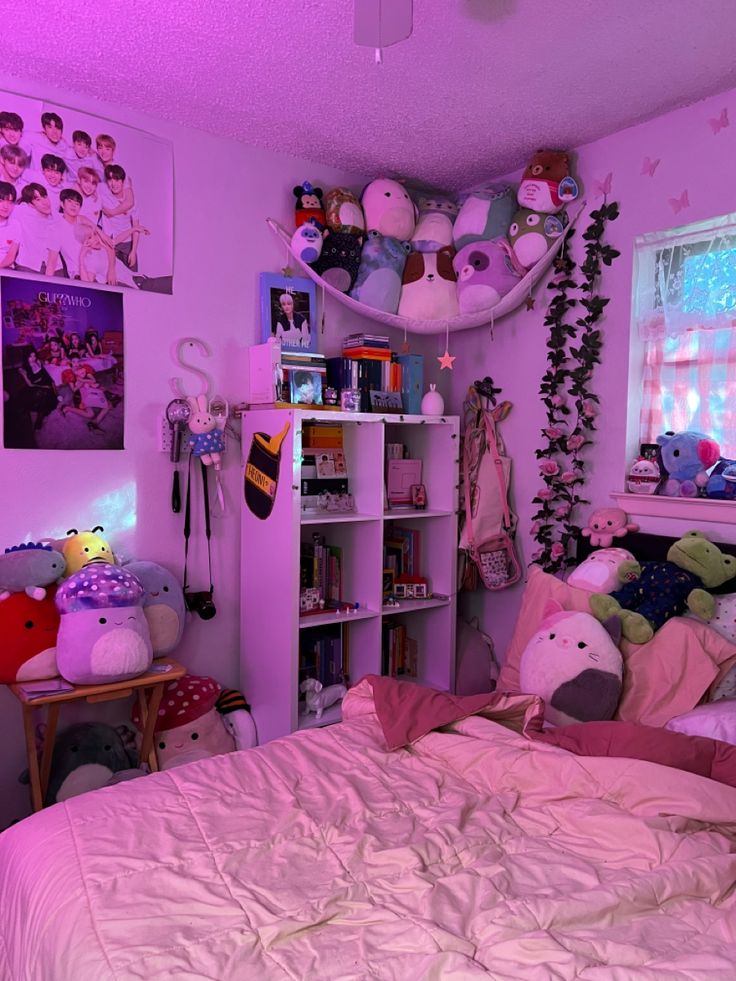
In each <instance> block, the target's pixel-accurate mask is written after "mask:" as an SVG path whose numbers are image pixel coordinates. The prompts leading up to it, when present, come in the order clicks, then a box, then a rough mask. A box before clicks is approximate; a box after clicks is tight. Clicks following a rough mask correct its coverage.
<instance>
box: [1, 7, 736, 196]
mask: <svg viewBox="0 0 736 981" xmlns="http://www.w3.org/2000/svg"><path fill="white" fill-rule="evenodd" d="M384 2H386V0H384ZM0 15H1V16H2V23H3V40H2V71H3V72H4V73H6V74H9V75H12V76H17V77H18V78H19V79H31V80H34V81H40V82H44V83H48V85H49V93H48V94H49V98H50V99H53V86H54V85H58V86H61V87H63V88H64V89H71V90H73V91H78V92H80V93H84V94H85V95H89V96H92V97H96V98H99V99H102V100H104V101H106V102H110V103H114V104H120V105H123V106H126V107H128V108H131V109H135V110H140V111H141V112H145V113H148V114H150V115H152V116H158V117H163V118H165V119H168V120H171V121H174V122H176V123H180V124H182V125H184V126H189V127H194V128H196V129H202V130H207V131H209V132H212V133H216V134H219V135H222V136H225V137H230V138H233V139H236V140H240V141H242V142H243V143H248V144H254V145H258V146H262V147H266V148H269V149H272V150H279V151H283V152H287V153H293V154H294V155H298V156H302V157H307V158H309V159H313V160H315V161H319V162H324V163H329V164H331V165H335V166H337V167H341V168H345V169H348V170H352V171H355V172H357V173H362V174H366V173H368V174H379V173H384V174H404V175H411V176H413V177H416V178H419V179H421V180H423V181H425V182H427V183H431V184H435V185H437V186H440V187H446V188H458V187H462V186H466V187H467V186H470V185H472V184H474V183H476V182H478V181H479V180H482V179H484V178H487V177H488V176H489V175H493V174H501V173H505V172H508V171H510V170H513V169H515V168H516V167H517V166H519V165H520V164H522V163H523V162H524V161H525V160H526V158H527V156H528V155H529V153H530V151H532V150H533V149H535V148H536V147H537V146H552V147H574V146H577V145H580V144H582V143H586V142H588V141H590V140H593V139H596V138H597V137H600V136H603V135H605V134H607V133H611V132H614V131H616V130H619V129H622V128H624V127H627V126H630V125H632V124H634V123H637V122H639V121H641V120H643V119H646V118H648V117H650V116H654V115H657V114H659V113H661V112H664V111H666V110H668V109H671V108H674V107H676V106H679V105H683V104H685V103H689V102H694V101H696V100H698V99H700V98H703V97H705V96H707V95H710V94H713V93H715V92H718V91H722V90H724V89H727V88H730V87H733V86H736V59H734V57H733V51H734V41H735V36H734V35H735V29H736V4H735V3H734V2H733V0H708V2H707V3H705V4H704V3H703V0H557V2H556V3H547V2H545V0H415V2H414V32H413V34H412V36H411V37H410V38H409V39H408V40H407V41H403V42H401V43H399V44H397V45H395V46H392V47H389V48H387V49H385V51H384V59H383V64H380V65H379V64H376V63H375V59H374V52H373V50H372V49H368V48H363V47H357V46H355V45H354V44H353V41H352V32H353V23H352V17H353V4H352V2H351V0H281V2H279V0H218V2H216V3H212V2H209V3H206V2H204V0H167V2H165V3H162V2H161V0H128V2H126V3H122V4H112V3H90V2H89V0H85V2H84V3H82V2H77V0H65V2H64V3H62V4H59V0H53V2H52V0H14V2H13V3H9V2H7V0H0ZM19 91H22V86H19Z"/></svg>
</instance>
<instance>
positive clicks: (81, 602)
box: [56, 565, 153, 685]
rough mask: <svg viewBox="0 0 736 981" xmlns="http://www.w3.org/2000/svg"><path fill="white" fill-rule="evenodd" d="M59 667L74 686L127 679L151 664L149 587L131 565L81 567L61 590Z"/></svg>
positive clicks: (58, 645) (57, 657) (58, 598)
mask: <svg viewBox="0 0 736 981" xmlns="http://www.w3.org/2000/svg"><path fill="white" fill-rule="evenodd" d="M56 606H57V609H58V610H59V613H60V614H61V620H60V623H59V636H58V639H57V642H56V660H57V664H58V666H59V672H60V673H61V675H62V677H64V678H66V680H67V681H70V682H71V683H72V684H74V685H95V684H99V683H105V682H109V681H124V680H126V679H127V678H135V677H137V676H138V675H139V674H143V673H144V671H147V670H148V669H149V668H150V666H151V661H152V659H153V651H152V648H151V635H150V631H149V629H148V621H147V620H146V617H145V614H144V612H143V586H142V585H141V584H140V582H139V581H138V579H136V577H135V576H134V575H133V574H132V573H131V572H128V571H127V569H121V568H119V567H117V566H112V565H95V566H92V567H89V566H88V567H87V568H84V569H80V570H79V572H75V573H74V575H73V576H70V577H69V579H67V580H65V582H64V583H63V585H61V586H60V587H59V589H58V590H57V592H56Z"/></svg>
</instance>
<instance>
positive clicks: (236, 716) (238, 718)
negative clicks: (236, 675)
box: [215, 688, 258, 750]
mask: <svg viewBox="0 0 736 981" xmlns="http://www.w3.org/2000/svg"><path fill="white" fill-rule="evenodd" d="M215 704H216V707H217V711H218V712H219V713H220V716H221V718H222V724H223V725H224V726H225V728H226V729H227V731H228V732H229V733H230V735H231V736H232V737H233V739H234V740H235V748H236V749H239V750H240V749H252V748H253V747H254V746H257V745H258V736H257V735H256V724H255V722H254V721H253V716H252V715H251V714H250V705H249V704H248V703H247V702H246V700H245V695H242V694H241V693H240V692H239V691H236V690H235V689H234V688H223V690H222V691H221V692H220V694H219V696H218V699H217V702H216V703H215Z"/></svg>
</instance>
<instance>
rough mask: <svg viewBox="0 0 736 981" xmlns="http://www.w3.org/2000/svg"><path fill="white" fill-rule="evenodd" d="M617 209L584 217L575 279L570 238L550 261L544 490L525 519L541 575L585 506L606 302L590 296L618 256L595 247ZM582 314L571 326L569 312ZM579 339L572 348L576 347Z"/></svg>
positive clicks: (563, 559)
mask: <svg viewBox="0 0 736 981" xmlns="http://www.w3.org/2000/svg"><path fill="white" fill-rule="evenodd" d="M618 214H619V210H618V204H617V203H616V202H613V203H611V204H607V203H606V201H605V199H604V201H603V204H602V205H601V207H600V208H599V209H598V210H596V211H591V213H590V217H591V222H590V224H589V225H588V227H587V229H586V230H585V232H584V233H583V239H584V241H585V243H586V245H585V261H584V262H583V263H582V265H580V267H579V272H580V274H581V275H582V279H581V281H580V282H577V281H576V278H573V277H576V269H577V268H578V267H577V265H576V263H575V261H574V260H573V259H572V258H571V256H570V250H569V242H570V239H571V238H572V234H574V233H571V234H570V235H569V236H568V238H567V240H566V241H565V244H564V246H563V248H562V252H561V253H560V255H559V257H558V258H557V259H556V261H555V270H556V275H555V276H554V278H553V279H552V281H551V282H550V283H548V285H547V289H548V290H551V291H552V297H551V299H550V302H549V307H548V309H547V315H546V317H545V319H544V323H545V326H546V327H549V329H550V330H549V339H548V341H547V348H548V354H547V370H546V371H545V373H544V375H543V376H542V382H541V384H540V386H539V394H540V395H541V396H542V401H543V402H544V405H545V407H546V409H547V424H546V426H545V427H544V428H543V430H542V436H543V438H544V445H543V446H542V448H541V449H538V450H537V451H536V456H537V459H538V460H539V461H540V462H539V472H540V475H541V477H542V479H543V480H544V486H543V487H542V488H540V490H539V491H538V492H537V496H536V497H535V498H534V499H533V502H532V503H534V504H537V505H538V509H537V511H536V513H535V514H534V515H533V521H534V524H533V525H532V535H533V536H534V539H535V541H536V542H537V544H538V546H539V548H538V550H537V551H536V552H535V553H534V554H533V555H532V560H533V561H534V562H537V563H538V564H539V565H541V566H542V568H543V569H544V570H545V571H546V572H550V573H553V574H554V573H556V572H559V571H560V570H562V569H564V568H565V567H566V566H568V565H569V564H570V562H571V561H572V560H571V559H570V557H569V553H570V546H571V545H572V543H573V542H574V540H575V538H576V537H577V534H578V532H579V530H580V529H579V526H578V525H576V524H575V522H574V520H573V516H574V511H575V508H576V507H577V506H578V505H580V504H588V503H589V501H587V500H585V498H583V497H581V496H580V494H581V491H582V486H583V484H584V483H585V461H584V459H583V458H582V456H581V453H582V452H583V450H584V449H585V447H586V446H589V445H591V444H592V438H591V433H593V432H595V428H596V427H595V418H596V416H597V415H598V403H599V399H598V396H597V395H596V394H595V393H594V392H593V391H591V389H590V384H591V380H592V377H593V369H594V366H595V365H596V364H600V352H601V347H602V338H601V331H600V329H599V328H598V327H596V324H597V323H598V321H599V320H600V319H601V317H602V316H603V311H604V310H605V308H606V306H607V305H608V303H609V298H608V297H605V296H601V295H600V293H599V292H598V291H597V290H598V281H599V279H600V274H601V267H602V266H610V265H611V263H612V262H613V260H614V259H615V258H616V257H617V256H619V255H620V252H617V251H616V249H614V248H611V246H610V245H605V244H604V243H603V236H604V233H605V231H606V225H607V223H608V222H609V221H615V219H616V218H618ZM575 306H579V307H582V308H583V309H584V310H585V313H584V314H581V316H579V317H577V318H576V319H575V321H574V323H570V322H569V319H568V318H569V316H570V311H571V309H572V308H573V307H575ZM578 341H579V343H578Z"/></svg>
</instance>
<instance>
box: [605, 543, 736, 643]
mask: <svg viewBox="0 0 736 981" xmlns="http://www.w3.org/2000/svg"><path fill="white" fill-rule="evenodd" d="M734 576H736V558H734V557H733V556H731V555H724V554H723V552H721V550H720V549H719V548H718V547H717V546H716V545H713V543H712V542H709V541H708V539H707V538H706V537H705V536H704V535H703V534H702V532H699V531H689V532H688V533H687V534H686V535H683V537H682V538H680V539H679V540H678V541H676V542H675V543H674V544H673V545H672V546H671V548H670V550H669V551H668V552H667V561H665V562H645V563H644V564H643V565H639V563H638V562H622V563H621V566H620V568H619V579H620V580H621V582H622V583H624V585H622V587H621V588H620V589H618V590H616V592H614V593H611V594H610V596H609V595H605V594H602V593H593V595H592V596H591V597H590V608H591V610H592V611H593V615H594V616H595V617H596V619H597V620H600V621H601V622H602V621H605V620H607V619H608V618H609V617H611V616H614V615H615V616H618V617H619V619H620V620H621V629H622V632H623V635H624V637H625V638H626V639H627V640H629V641H631V642H632V643H634V644H646V642H647V641H648V640H651V638H652V636H653V635H654V631H655V630H659V628H660V627H661V626H662V625H663V624H664V623H666V622H667V620H669V619H670V618H671V617H674V616H678V615H679V614H680V613H683V612H684V611H685V609H690V610H691V611H692V612H693V613H695V614H696V615H697V616H699V617H700V618H701V620H710V619H711V618H712V617H713V614H714V613H715V606H716V604H715V600H714V598H713V597H712V596H711V595H710V593H707V592H706V589H714V588H715V587H716V586H720V585H721V583H724V582H726V581H727V580H728V579H732V578H733V577H734ZM703 587H705V588H703Z"/></svg>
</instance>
